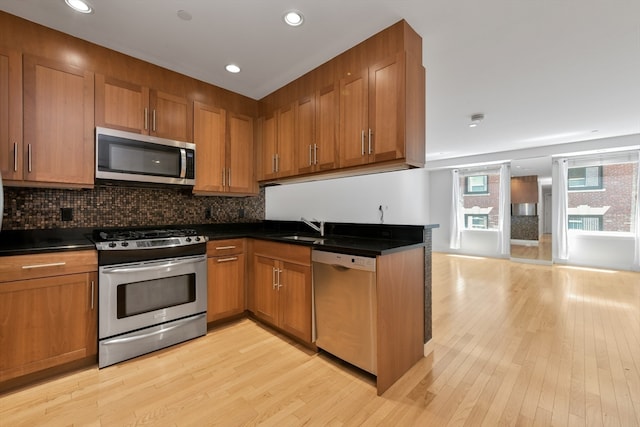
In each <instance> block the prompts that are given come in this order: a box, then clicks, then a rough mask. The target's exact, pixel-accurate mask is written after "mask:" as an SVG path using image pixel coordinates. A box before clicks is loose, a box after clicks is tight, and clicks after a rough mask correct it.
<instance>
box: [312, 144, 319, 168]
mask: <svg viewBox="0 0 640 427" xmlns="http://www.w3.org/2000/svg"><path fill="white" fill-rule="evenodd" d="M313 164H314V165H317V164H318V144H313Z"/></svg>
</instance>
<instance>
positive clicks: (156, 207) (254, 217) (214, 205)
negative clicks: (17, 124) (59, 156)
mask: <svg viewBox="0 0 640 427" xmlns="http://www.w3.org/2000/svg"><path fill="white" fill-rule="evenodd" d="M264 200H265V198H264V189H261V190H260V194H259V195H258V196H254V197H208V196H194V195H192V194H190V193H187V192H185V191H183V190H176V189H150V188H135V187H111V186H100V187H96V188H94V189H90V190H89V189H85V190H58V189H47V188H14V187H5V188H4V205H5V206H4V212H3V221H2V229H3V230H28V229H49V228H75V227H96V228H98V227H136V226H153V225H168V224H176V225H178V224H208V223H221V222H254V221H260V220H263V219H264ZM61 208H71V209H72V210H73V214H72V215H73V219H72V220H70V221H62V215H61ZM208 213H210V218H207V216H208V215H207V214H208Z"/></svg>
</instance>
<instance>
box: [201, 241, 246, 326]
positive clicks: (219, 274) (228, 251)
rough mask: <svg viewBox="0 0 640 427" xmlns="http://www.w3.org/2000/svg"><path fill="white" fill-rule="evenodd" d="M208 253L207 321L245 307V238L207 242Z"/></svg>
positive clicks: (238, 312)
mask: <svg viewBox="0 0 640 427" xmlns="http://www.w3.org/2000/svg"><path fill="white" fill-rule="evenodd" d="M207 254H208V255H209V258H208V259H207V267H208V271H207V282H208V285H207V322H213V321H216V320H221V319H225V318H228V317H232V316H235V315H238V314H242V313H243V312H244V310H245V269H246V264H245V255H244V239H229V240H215V241H211V242H208V243H207ZM211 255H216V256H211Z"/></svg>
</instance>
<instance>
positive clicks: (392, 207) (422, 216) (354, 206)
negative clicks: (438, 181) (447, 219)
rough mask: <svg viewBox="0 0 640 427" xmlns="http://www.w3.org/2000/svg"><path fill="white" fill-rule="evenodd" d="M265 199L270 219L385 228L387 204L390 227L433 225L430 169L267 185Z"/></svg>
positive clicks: (266, 214)
mask: <svg viewBox="0 0 640 427" xmlns="http://www.w3.org/2000/svg"><path fill="white" fill-rule="evenodd" d="M265 199H266V200H265V217H266V219H270V220H283V221H286V220H290V221H299V220H300V217H305V218H307V219H311V218H316V219H318V220H321V221H329V222H352V223H364V224H380V223H381V218H380V211H379V209H378V207H379V206H380V205H382V207H383V212H384V223H385V224H403V225H425V224H430V222H429V218H428V203H427V201H428V172H427V171H426V170H424V169H410V170H403V171H397V172H386V173H379V174H372V175H363V176H355V177H349V178H338V179H329V180H323V181H313V182H305V183H297V184H284V185H278V186H273V187H267V188H266V189H265Z"/></svg>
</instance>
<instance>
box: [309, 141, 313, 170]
mask: <svg viewBox="0 0 640 427" xmlns="http://www.w3.org/2000/svg"><path fill="white" fill-rule="evenodd" d="M311 150H312V147H311V144H309V166H311V165H312V164H313V155H312V154H311Z"/></svg>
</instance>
